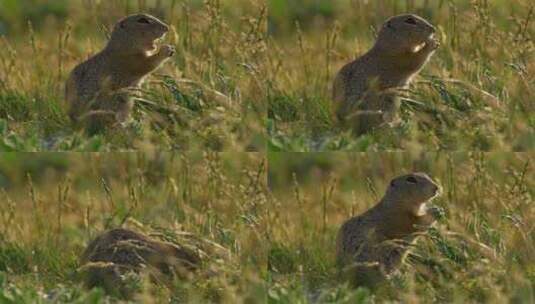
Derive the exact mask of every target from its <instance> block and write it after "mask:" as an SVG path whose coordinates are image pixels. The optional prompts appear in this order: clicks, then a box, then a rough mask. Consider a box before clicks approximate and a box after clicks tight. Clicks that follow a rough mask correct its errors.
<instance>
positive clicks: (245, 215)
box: [0, 153, 268, 303]
mask: <svg viewBox="0 0 535 304" xmlns="http://www.w3.org/2000/svg"><path fill="white" fill-rule="evenodd" d="M265 168H266V162H265V160H264V159H263V157H262V156H261V155H259V154H256V153H248V154H245V153H242V154H238V155H236V154H235V153H234V154H232V155H231V154H226V153H222V154H214V153H205V154H203V155H195V154H191V155H174V154H165V153H156V154H150V155H149V154H133V155H130V154H115V153H106V154H92V155H84V156H82V155H80V156H78V155H75V154H69V155H68V156H65V155H60V154H39V155H37V156H36V155H29V154H8V155H4V156H3V157H2V158H0V173H1V174H0V176H1V177H2V180H1V182H2V184H3V185H2V189H3V190H2V193H1V194H0V195H1V200H2V208H0V209H1V210H0V302H2V303H36V302H39V303H43V302H50V303H57V302H64V303H72V302H75V301H77V302H79V303H87V302H91V303H102V301H109V300H116V299H112V298H109V297H108V296H106V295H104V294H103V293H102V291H101V290H98V289H94V290H87V289H86V288H84V287H83V286H82V283H81V281H80V280H79V279H78V277H77V271H76V269H77V268H78V267H79V266H81V265H79V260H78V259H79V257H80V255H81V253H82V251H83V250H84V247H85V246H86V245H87V243H88V242H89V241H90V240H91V239H93V238H94V237H95V236H96V235H97V234H99V233H101V232H102V231H103V230H104V229H108V228H112V227H118V226H123V227H129V228H133V229H136V230H138V231H144V232H145V233H157V234H159V235H163V236H165V238H166V239H168V240H170V241H175V242H179V243H181V244H183V245H185V246H195V247H196V248H197V249H196V250H199V251H198V252H200V253H202V257H203V265H204V266H203V267H204V270H203V271H202V272H201V273H199V275H198V276H193V277H191V278H190V280H188V281H187V282H177V284H176V286H174V288H170V289H167V288H164V287H161V286H156V285H150V284H147V285H146V287H144V288H142V289H141V291H140V292H139V293H138V294H137V295H136V296H135V297H134V299H133V300H136V301H141V302H143V301H149V302H167V301H169V300H173V301H183V302H189V303H199V302H207V301H211V302H224V303H236V302H238V303H239V302H244V301H253V302H255V303H256V302H262V301H264V300H265V297H266V290H265V286H264V283H263V282H264V281H263V278H264V277H265V275H266V252H267V247H266V245H267V244H266V243H265V242H264V241H263V239H264V238H265V237H264V234H265V231H266V221H265V219H266V209H265V205H266V203H267V201H268V197H267V195H266V184H265V172H266V171H265ZM203 252H204V253H203Z"/></svg>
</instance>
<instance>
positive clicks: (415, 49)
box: [412, 33, 435, 53]
mask: <svg viewBox="0 0 535 304" xmlns="http://www.w3.org/2000/svg"><path fill="white" fill-rule="evenodd" d="M433 39H435V33H431V34H429V36H428V37H427V39H425V40H424V41H423V42H421V43H419V44H417V45H415V46H414V47H413V48H412V52H413V53H418V52H419V51H421V50H422V49H423V48H424V47H426V46H427V43H428V41H431V40H433Z"/></svg>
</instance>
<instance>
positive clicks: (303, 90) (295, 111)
mask: <svg viewBox="0 0 535 304" xmlns="http://www.w3.org/2000/svg"><path fill="white" fill-rule="evenodd" d="M269 3H270V16H269V21H268V33H269V34H270V42H269V45H270V50H271V51H270V52H268V57H269V63H270V68H269V71H270V86H269V92H268V101H269V102H268V137H269V143H268V147H269V149H270V150H272V151H327V150H357V151H370V150H371V151H376V150H412V149H420V150H424V151H429V150H433V151H434V150H480V151H528V150H530V149H533V147H534V145H535V137H534V132H533V130H534V126H535V125H534V121H535V120H534V116H533V113H534V103H533V100H535V96H534V91H533V87H534V85H535V78H534V77H533V75H534V71H535V70H534V69H535V65H534V60H533V59H534V57H533V54H534V52H533V49H534V37H535V30H534V29H535V28H534V27H533V26H532V25H533V21H534V19H533V18H534V14H533V5H531V4H530V3H531V2H530V1H526V0H514V1H389V0H382V1H367V2H362V1H346V0H341V1H326V0H325V1H323V0H319V1H317V0H314V1H312V0H311V1H300V2H299V5H297V3H293V2H292V1H284V0H272V1H269ZM402 12H414V13H416V14H419V15H421V16H423V17H425V18H427V19H428V20H430V21H431V22H432V23H433V24H435V25H436V26H437V27H438V29H439V36H440V40H441V47H440V48H439V49H438V50H437V52H436V53H435V55H434V56H433V57H432V59H431V61H430V62H429V63H428V64H427V66H426V67H425V68H424V69H423V71H422V72H421V73H420V75H419V76H418V77H416V78H415V81H414V82H413V83H412V85H411V87H410V91H409V100H406V101H404V102H403V103H402V108H401V112H400V116H401V119H402V122H401V123H400V125H399V126H396V128H391V129H382V130H378V131H376V132H374V133H373V134H370V135H367V136H363V137H360V138H355V137H353V136H351V135H350V134H349V132H348V131H346V130H343V129H341V128H340V127H339V126H338V125H337V122H336V120H335V119H334V116H333V114H332V112H333V110H332V108H333V107H332V101H331V94H332V93H331V85H332V82H333V79H334V76H335V74H336V72H337V71H338V70H339V69H340V68H341V67H342V66H343V65H344V64H345V63H347V62H350V61H351V60H353V59H354V58H355V57H357V56H359V55H362V54H363V53H364V52H365V51H366V50H368V49H369V48H370V47H371V46H372V43H373V40H374V33H375V32H376V29H377V27H378V26H380V25H381V24H382V22H384V20H385V19H386V18H388V17H389V16H392V15H395V14H399V13H402Z"/></svg>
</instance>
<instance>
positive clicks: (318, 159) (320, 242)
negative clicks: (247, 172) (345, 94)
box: [268, 152, 535, 303]
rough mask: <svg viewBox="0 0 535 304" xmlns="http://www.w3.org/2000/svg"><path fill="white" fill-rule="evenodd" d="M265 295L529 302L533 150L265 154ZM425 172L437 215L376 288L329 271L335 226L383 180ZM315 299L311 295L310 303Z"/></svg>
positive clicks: (288, 299) (533, 250) (276, 298)
mask: <svg viewBox="0 0 535 304" xmlns="http://www.w3.org/2000/svg"><path fill="white" fill-rule="evenodd" d="M268 159H269V172H268V180H269V186H270V191H271V192H272V195H273V197H274V205H273V206H272V207H271V208H270V214H271V217H270V219H269V227H270V228H269V229H270V230H269V235H270V238H269V242H270V244H271V246H270V251H269V255H268V271H269V299H270V301H269V302H271V303H311V302H312V303H383V302H402V303H431V302H441V303H452V302H453V303H531V302H533V301H534V299H535V276H534V270H535V264H534V262H533V261H535V247H534V245H533V244H534V239H533V233H532V231H533V228H534V226H533V220H534V215H535V213H534V212H533V211H534V207H533V194H534V192H533V189H535V188H534V182H535V179H534V175H533V172H532V171H533V168H532V167H533V163H532V160H533V155H532V154H529V153H515V154H512V153H488V154H484V153H451V154H443V153H424V154H421V153H347V152H344V153H334V152H332V153H315V154H302V153H273V152H272V153H269V156H268ZM410 171H423V172H427V173H429V174H430V175H431V176H432V178H433V179H435V180H436V181H438V182H439V184H440V185H441V186H442V188H443V191H442V195H441V196H440V197H438V198H436V199H435V200H434V204H436V205H438V206H440V207H442V208H444V209H445V215H444V217H443V218H442V219H440V220H439V222H438V225H436V226H435V227H434V228H432V229H431V230H430V231H429V233H428V235H427V236H425V237H422V238H421V239H420V240H419V241H418V243H417V245H416V246H415V248H413V251H412V253H411V254H410V255H409V258H408V259H407V261H406V263H405V264H404V266H403V267H402V269H401V272H400V274H398V275H397V276H396V277H394V278H393V279H392V280H391V281H390V282H388V284H387V285H386V286H384V287H382V288H380V289H379V290H376V291H374V292H370V291H369V290H367V289H362V288H360V289H353V288H350V287H348V286H347V284H345V283H344V282H343V281H340V280H339V278H338V271H337V267H336V262H335V240H336V233H337V230H338V229H339V227H340V225H341V224H342V223H343V222H344V221H345V220H347V219H349V218H350V217H351V216H353V215H357V214H360V213H361V212H363V211H365V210H366V209H368V208H370V207H371V206H372V205H373V204H375V202H377V201H378V200H379V199H380V198H381V196H382V195H383V193H384V189H385V188H386V187H387V186H388V184H389V182H390V179H391V178H393V177H395V176H398V175H401V174H405V173H407V172H410ZM316 301H317V302H316Z"/></svg>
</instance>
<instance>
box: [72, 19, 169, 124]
mask: <svg viewBox="0 0 535 304" xmlns="http://www.w3.org/2000/svg"><path fill="white" fill-rule="evenodd" d="M168 30H169V27H168V26H167V25H166V24H164V23H163V22H161V21H160V20H158V19H157V18H155V17H153V16H150V15H147V14H137V15H131V16H128V17H126V18H124V19H122V20H120V21H119V22H118V23H117V24H116V25H115V26H114V29H113V31H112V34H111V37H110V40H109V42H108V44H107V45H106V47H105V48H104V49H103V50H102V51H101V52H99V53H98V54H96V55H94V56H93V57H91V58H89V59H88V60H86V61H85V62H83V63H81V64H80V65H78V66H77V67H75V68H74V70H73V71H72V72H71V74H70V76H69V79H68V80H67V83H66V86H65V98H66V100H67V102H68V104H69V106H70V109H69V116H70V117H71V119H72V120H73V121H77V122H78V121H80V122H83V123H86V126H87V127H88V129H89V130H90V131H100V130H101V129H102V128H104V127H109V126H111V125H113V124H114V123H118V122H119V123H120V122H123V121H125V120H126V119H127V118H128V117H129V115H130V112H131V110H132V105H133V104H132V101H131V98H130V97H129V93H128V92H127V89H131V88H137V87H139V86H140V85H141V83H142V82H143V79H144V77H145V76H147V75H148V74H149V73H151V72H152V71H154V70H155V69H157V68H158V67H159V66H160V65H161V64H162V63H163V62H164V61H165V60H167V59H168V58H170V57H171V56H173V55H174V53H175V49H174V47H172V46H170V45H163V46H161V47H160V49H159V50H157V47H156V45H155V40H157V39H159V38H161V37H163V35H165V33H167V32H168Z"/></svg>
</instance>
